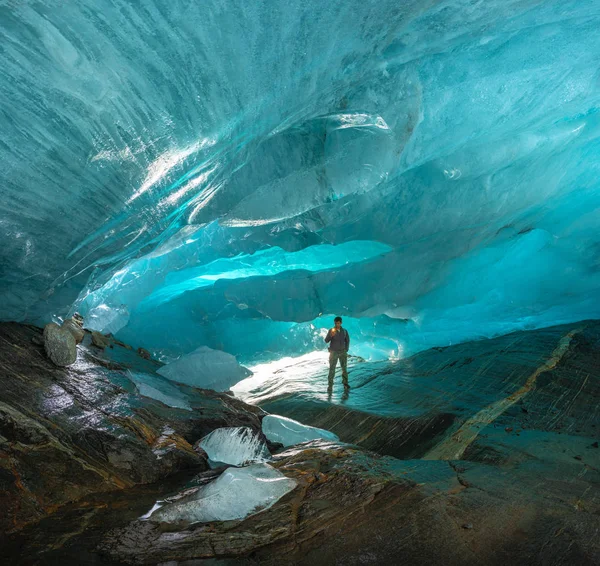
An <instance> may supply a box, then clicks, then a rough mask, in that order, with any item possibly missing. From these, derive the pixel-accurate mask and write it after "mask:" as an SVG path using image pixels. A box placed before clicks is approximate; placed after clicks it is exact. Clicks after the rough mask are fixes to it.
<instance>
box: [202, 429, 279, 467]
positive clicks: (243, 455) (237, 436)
mask: <svg viewBox="0 0 600 566" xmlns="http://www.w3.org/2000/svg"><path fill="white" fill-rule="evenodd" d="M199 446H200V448H202V449H203V450H204V451H205V452H206V454H207V455H208V457H209V459H210V462H212V464H213V465H217V466H218V465H222V464H229V465H231V466H244V465H246V464H249V463H252V462H265V461H266V460H268V459H269V458H270V457H271V454H270V453H269V450H268V448H267V445H266V444H265V441H264V440H263V439H262V438H260V436H259V435H258V434H256V433H255V432H254V431H253V430H252V429H251V428H249V427H245V426H242V427H224V428H217V429H215V430H213V431H212V432H211V433H210V434H208V435H207V436H205V437H204V438H203V439H202V440H201V441H200V443H199Z"/></svg>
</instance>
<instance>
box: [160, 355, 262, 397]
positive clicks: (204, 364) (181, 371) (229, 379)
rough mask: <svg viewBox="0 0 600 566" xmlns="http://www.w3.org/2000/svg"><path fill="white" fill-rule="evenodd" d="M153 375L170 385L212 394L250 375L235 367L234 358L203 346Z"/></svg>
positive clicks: (237, 365)
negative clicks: (175, 382) (189, 387)
mask: <svg viewBox="0 0 600 566" xmlns="http://www.w3.org/2000/svg"><path fill="white" fill-rule="evenodd" d="M157 373H159V374H160V375H163V376H164V377H166V378H168V379H170V380H172V381H179V382H180V383H186V384H187V385H192V386H194V387H202V388H204V389H214V390H215V391H227V390H228V389H229V388H230V387H231V386H232V385H235V384H236V383H237V382H238V381H241V380H242V379H244V378H246V377H248V376H249V375H252V372H251V371H250V370H249V369H247V368H245V367H243V366H241V365H240V364H238V362H237V360H236V359H235V356H232V355H231V354H228V353H227V352H222V351H220V350H213V349H212V348H208V347H207V346H200V348H198V349H197V350H194V351H193V352H192V353H191V354H187V355H186V356H183V357H181V358H179V359H178V360H176V361H174V362H171V363H170V364H167V365H166V366H163V367H161V368H160V369H159V370H157Z"/></svg>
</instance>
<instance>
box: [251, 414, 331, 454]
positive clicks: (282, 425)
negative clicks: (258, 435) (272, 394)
mask: <svg viewBox="0 0 600 566" xmlns="http://www.w3.org/2000/svg"><path fill="white" fill-rule="evenodd" d="M262 430H263V433H264V435H265V436H266V437H267V438H268V439H269V440H270V441H271V442H279V443H281V444H283V445H284V446H285V447H287V446H293V445H294V444H300V443H301V442H307V441H309V440H317V439H319V438H322V439H324V440H339V437H338V436H337V435H335V434H333V432H329V431H328V430H323V429H322V428H316V427H314V426H308V425H303V424H302V423H299V422H298V421H295V420H293V419H288V418H287V417H281V416H279V415H267V416H265V417H264V418H263V421H262Z"/></svg>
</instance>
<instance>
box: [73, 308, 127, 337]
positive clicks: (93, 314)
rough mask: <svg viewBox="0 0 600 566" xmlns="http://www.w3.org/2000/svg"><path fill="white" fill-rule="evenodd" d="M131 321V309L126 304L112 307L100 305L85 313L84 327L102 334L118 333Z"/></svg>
mask: <svg viewBox="0 0 600 566" xmlns="http://www.w3.org/2000/svg"><path fill="white" fill-rule="evenodd" d="M128 322H129V311H128V310H127V307H126V306H125V305H120V306H118V307H111V306H109V305H105V304H102V305H98V306H97V307H94V308H93V309H91V310H90V311H89V312H87V313H86V314H85V317H84V327H85V328H87V329H88V330H96V331H98V332H101V333H102V334H109V333H110V334H116V333H117V332H118V331H119V330H121V328H123V327H124V326H127V323H128Z"/></svg>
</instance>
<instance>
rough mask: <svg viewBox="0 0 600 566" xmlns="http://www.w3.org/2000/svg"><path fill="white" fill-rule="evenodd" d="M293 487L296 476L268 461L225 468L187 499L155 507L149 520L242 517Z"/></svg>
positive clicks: (206, 519) (228, 518)
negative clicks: (158, 507)
mask: <svg viewBox="0 0 600 566" xmlns="http://www.w3.org/2000/svg"><path fill="white" fill-rule="evenodd" d="M295 487H296V481H295V480H293V479H291V478H288V477H286V476H284V475H283V474H282V473H281V472H280V471H278V470H276V469H274V468H273V467H271V466H269V465H268V464H253V465H251V466H247V467H245V468H228V469H227V470H225V471H224V472H223V473H222V474H221V475H220V476H219V478H218V479H216V480H215V481H213V482H211V483H209V484H208V485H206V486H203V487H201V488H200V489H199V490H198V491H197V492H196V493H195V494H194V495H193V496H191V497H190V498H189V499H187V500H185V501H179V502H176V503H172V504H169V505H167V506H165V507H162V508H160V509H158V510H157V511H155V512H154V513H152V514H151V515H150V520H153V521H161V522H165V523H175V522H179V521H186V522H190V523H205V522H209V521H231V520H235V519H243V518H245V517H247V516H248V515H250V514H252V513H256V512H258V511H261V510H263V509H267V508H269V507H271V505H273V504H274V503H276V502H277V501H278V500H279V499H281V498H282V497H283V496H284V495H285V494H286V493H288V492H290V491H292V490H293V489H294V488H295Z"/></svg>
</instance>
